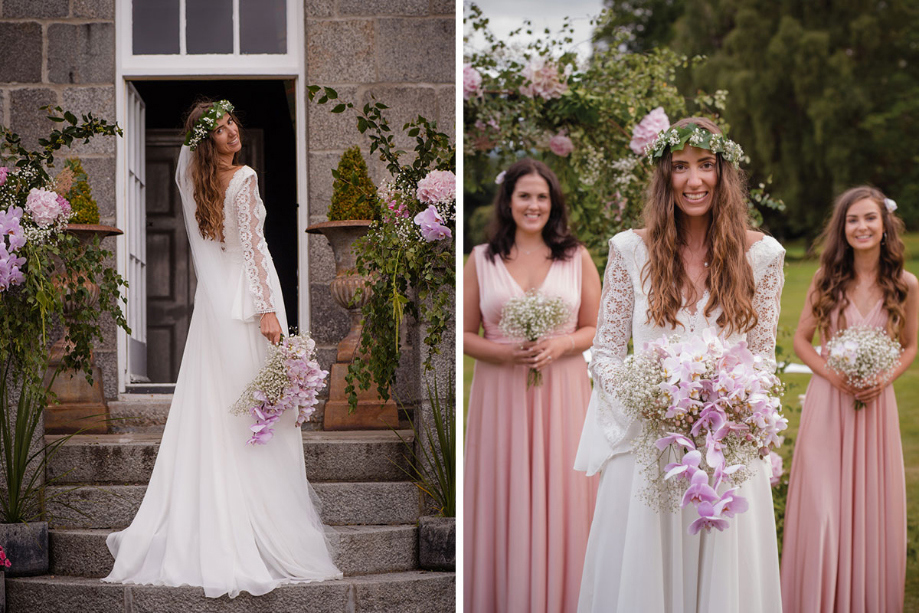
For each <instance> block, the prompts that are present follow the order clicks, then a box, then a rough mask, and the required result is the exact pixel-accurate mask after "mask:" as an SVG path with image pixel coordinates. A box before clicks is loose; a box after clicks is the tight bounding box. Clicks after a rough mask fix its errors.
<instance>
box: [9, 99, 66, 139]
mask: <svg viewBox="0 0 919 613" xmlns="http://www.w3.org/2000/svg"><path fill="white" fill-rule="evenodd" d="M9 96H10V126H9V127H10V129H11V130H12V131H13V132H16V133H17V134H19V136H21V137H22V143H23V145H24V146H25V147H26V148H27V149H37V148H38V139H39V138H45V137H47V136H48V134H49V133H50V132H51V130H53V129H55V128H57V127H58V124H56V123H53V122H51V121H48V118H47V117H48V114H47V113H46V112H45V111H43V110H41V108H39V107H42V106H45V105H47V104H52V105H57V104H58V99H57V93H55V92H53V91H51V90H50V89H43V88H34V89H14V90H12V91H10V92H9Z"/></svg>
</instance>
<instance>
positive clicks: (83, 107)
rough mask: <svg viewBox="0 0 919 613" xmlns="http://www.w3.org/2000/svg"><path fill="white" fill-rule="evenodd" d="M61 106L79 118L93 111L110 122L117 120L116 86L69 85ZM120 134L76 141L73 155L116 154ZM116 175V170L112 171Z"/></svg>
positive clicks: (72, 151)
mask: <svg viewBox="0 0 919 613" xmlns="http://www.w3.org/2000/svg"><path fill="white" fill-rule="evenodd" d="M62 98H63V100H62V101H61V107H62V108H63V109H64V110H65V111H70V112H72V113H73V114H74V115H76V116H77V118H78V119H79V118H81V115H82V114H84V113H92V114H93V116H94V117H97V118H99V119H105V120H106V121H108V122H109V123H114V121H115V87H114V86H113V85H109V86H102V87H69V88H67V89H65V90H64V92H63V96H62ZM116 138H121V137H120V136H96V137H94V138H93V139H91V140H90V141H89V142H88V143H86V144H84V143H83V141H74V143H73V147H72V148H71V149H70V153H71V154H72V155H86V154H105V155H115V147H116V145H115V139H116ZM112 174H113V175H114V170H113V171H112Z"/></svg>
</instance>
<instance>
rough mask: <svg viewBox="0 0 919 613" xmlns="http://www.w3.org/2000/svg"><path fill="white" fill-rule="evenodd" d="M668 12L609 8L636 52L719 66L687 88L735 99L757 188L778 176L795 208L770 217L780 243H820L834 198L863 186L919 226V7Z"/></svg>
mask: <svg viewBox="0 0 919 613" xmlns="http://www.w3.org/2000/svg"><path fill="white" fill-rule="evenodd" d="M662 2H663V0H644V1H643V0H631V1H630V2H628V3H622V2H616V1H615V0H607V6H609V7H610V8H612V9H613V10H617V11H622V12H621V13H620V14H617V20H618V21H619V22H621V27H622V28H625V29H626V30H627V31H628V32H629V35H630V36H631V37H632V39H633V40H632V42H631V43H630V44H631V45H633V46H634V47H636V48H643V47H646V46H648V45H660V44H668V45H670V46H671V47H672V48H673V49H674V50H675V51H677V52H678V53H684V54H687V55H696V54H702V55H706V56H707V57H708V61H706V62H704V63H701V64H699V65H696V66H694V67H693V68H692V70H691V71H689V72H688V73H687V74H688V77H687V79H686V81H685V82H680V83H678V85H679V86H680V89H681V90H682V91H683V92H684V93H685V92H693V91H696V90H699V89H702V90H705V91H714V90H717V89H726V90H728V91H730V92H731V95H730V97H729V99H728V103H727V108H726V109H725V112H724V118H725V120H726V121H727V122H728V123H729V124H730V125H731V128H732V130H731V135H732V138H733V139H734V140H736V141H737V142H739V143H741V144H742V145H743V147H744V148H745V150H746V151H747V152H748V154H749V155H750V157H751V165H750V170H751V171H752V174H753V178H754V182H758V181H759V180H762V179H763V178H765V177H769V176H772V177H773V178H774V180H775V183H774V187H773V191H774V193H775V194H776V195H777V196H779V197H781V198H782V199H783V200H784V201H785V202H786V203H787V204H788V210H787V212H786V213H785V214H782V215H778V214H775V213H769V212H767V214H766V219H767V223H768V225H769V227H770V228H771V229H772V230H773V231H774V232H777V233H779V234H785V235H789V236H797V235H805V236H813V235H814V234H816V232H818V231H819V229H820V227H821V225H822V223H823V221H824V219H825V217H826V214H827V212H828V210H829V207H830V206H831V204H832V201H833V199H834V197H835V196H836V195H837V194H839V193H840V192H841V191H843V190H844V189H846V188H848V187H851V186H852V185H856V184H860V183H869V184H873V185H876V186H877V187H879V188H880V189H882V190H883V191H884V192H885V193H887V194H888V195H889V196H890V197H892V198H894V199H895V200H897V201H898V202H899V204H900V205H901V208H900V214H901V215H902V216H903V217H904V218H905V219H906V221H907V223H908V224H910V225H911V226H913V227H915V226H917V225H919V165H917V164H916V162H917V161H919V153H917V151H916V147H915V146H914V142H916V141H917V140H919V139H917V137H919V6H917V5H916V3H915V2H912V1H910V0H888V1H885V2H877V1H875V2H869V1H867V0H849V1H846V2H840V1H835V2H834V1H830V2H822V3H815V2H796V1H792V0H781V1H779V2H775V1H766V0H733V1H726V0H683V1H682V2H677V1H676V0H675V1H674V2H672V3H669V2H663V4H664V5H667V6H668V7H669V9H679V15H678V16H676V18H675V19H674V16H673V15H672V10H669V11H660V12H658V13H655V12H654V9H655V8H656V7H658V6H659V5H661V4H662ZM625 6H627V7H628V10H627V11H623V10H622V9H623V7H625ZM648 11H651V12H650V13H648ZM638 25H642V26H643V27H642V28H639V27H638ZM661 32H664V33H668V32H669V38H668V36H667V35H666V34H665V35H662V34H661Z"/></svg>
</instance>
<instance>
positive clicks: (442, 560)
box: [418, 515, 456, 571]
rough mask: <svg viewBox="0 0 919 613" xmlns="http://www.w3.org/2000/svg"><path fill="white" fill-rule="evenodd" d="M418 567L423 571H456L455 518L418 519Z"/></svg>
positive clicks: (432, 517) (425, 517) (429, 516)
mask: <svg viewBox="0 0 919 613" xmlns="http://www.w3.org/2000/svg"><path fill="white" fill-rule="evenodd" d="M418 565H419V567H421V568H422V569H423V570H440V571H455V570H456V518H455V517H440V516H433V515H427V516H424V517H420V518H418Z"/></svg>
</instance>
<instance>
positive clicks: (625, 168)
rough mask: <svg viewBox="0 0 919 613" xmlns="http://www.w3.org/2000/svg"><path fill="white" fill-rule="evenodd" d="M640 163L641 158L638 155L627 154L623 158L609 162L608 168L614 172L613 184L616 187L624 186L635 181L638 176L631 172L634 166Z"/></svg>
mask: <svg viewBox="0 0 919 613" xmlns="http://www.w3.org/2000/svg"><path fill="white" fill-rule="evenodd" d="M640 163H641V158H639V157H638V156H632V155H627V156H625V157H623V158H620V159H618V160H615V161H614V162H613V163H612V164H610V168H612V169H613V171H614V172H615V174H614V176H613V184H614V185H616V186H617V187H620V188H624V187H628V186H629V185H631V184H632V183H633V182H635V181H637V180H638V178H637V177H636V176H635V173H634V172H633V171H634V170H635V167H636V166H638V164H640Z"/></svg>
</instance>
